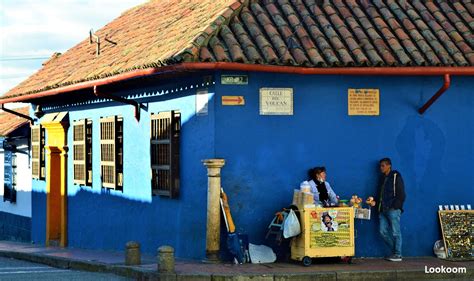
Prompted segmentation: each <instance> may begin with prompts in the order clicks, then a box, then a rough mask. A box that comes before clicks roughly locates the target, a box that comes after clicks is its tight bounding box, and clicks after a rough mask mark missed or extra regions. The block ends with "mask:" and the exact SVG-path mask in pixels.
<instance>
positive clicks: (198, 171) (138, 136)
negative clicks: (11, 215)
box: [33, 76, 214, 259]
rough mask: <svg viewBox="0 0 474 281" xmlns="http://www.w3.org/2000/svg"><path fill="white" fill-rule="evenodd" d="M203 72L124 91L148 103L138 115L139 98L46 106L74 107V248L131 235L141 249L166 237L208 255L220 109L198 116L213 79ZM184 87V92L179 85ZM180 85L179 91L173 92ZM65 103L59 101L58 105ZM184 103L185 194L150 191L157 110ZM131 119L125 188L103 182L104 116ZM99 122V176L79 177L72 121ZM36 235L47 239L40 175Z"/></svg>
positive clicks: (119, 244) (112, 245) (179, 250)
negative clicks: (209, 161)
mask: <svg viewBox="0 0 474 281" xmlns="http://www.w3.org/2000/svg"><path fill="white" fill-rule="evenodd" d="M202 81H203V77H202V76H198V77H190V78H186V79H180V80H179V81H173V82H169V83H168V84H160V85H156V87H152V88H142V89H137V90H134V91H129V92H119V93H116V94H117V95H123V96H128V95H133V96H135V95H140V96H141V99H140V102H142V103H143V105H144V108H143V109H142V111H141V119H140V121H139V122H137V121H136V119H135V117H134V110H133V107H132V106H129V105H122V104H118V103H113V102H105V103H104V102H101V103H97V104H84V105H73V106H71V105H70V104H69V105H68V106H67V107H66V106H60V105H59V104H60V103H58V105H49V107H52V109H48V106H45V108H46V109H47V110H46V113H50V112H59V111H68V112H69V121H70V123H71V126H70V128H69V130H68V140H67V141H68V145H69V148H70V153H69V157H68V174H67V189H68V210H67V212H68V229H67V230H68V246H69V247H72V248H90V249H115V250H123V249H124V247H125V244H126V243H127V242H128V241H131V240H134V241H138V242H140V243H141V246H142V251H144V252H148V253H156V250H157V248H158V247H159V246H161V245H165V244H167V245H172V246H173V247H175V251H176V255H177V256H181V257H188V258H196V259H199V258H202V257H204V254H205V233H206V208H205V207H204V208H203V207H202V206H205V205H206V198H207V173H206V169H205V167H204V166H203V165H202V163H201V160H202V159H206V158H209V157H212V156H213V154H214V148H213V147H214V145H213V143H214V135H213V131H214V114H213V112H214V109H213V104H210V105H209V114H208V115H207V116H195V107H196V106H195V104H196V102H195V93H196V91H197V89H199V90H201V89H206V88H207V89H208V92H209V96H210V97H211V98H212V95H213V92H214V91H213V84H212V82H211V83H209V84H203V83H202ZM176 90H177V92H176ZM171 91H173V92H171ZM58 106H59V107H58ZM169 110H180V112H181V120H182V134H181V141H182V143H183V144H185V145H183V146H182V147H181V160H180V161H181V175H182V176H181V188H180V196H179V198H178V199H169V198H165V197H159V196H152V195H151V168H150V114H151V113H158V112H160V111H169ZM113 115H120V116H122V117H123V119H124V148H123V151H124V171H125V172H124V187H123V192H122V191H115V190H109V189H104V188H101V180H100V143H99V134H100V126H99V120H100V117H107V116H113ZM84 118H87V119H92V122H93V132H92V134H93V136H92V137H93V140H94V141H93V146H92V151H93V171H92V173H93V184H92V187H87V186H79V185H76V184H74V182H73V169H72V168H73V165H72V160H73V159H72V141H73V139H72V137H73V136H72V122H73V121H74V120H80V119H84ZM33 190H34V194H33V201H34V202H33V206H34V207H33V240H34V241H35V242H36V243H40V244H44V241H45V223H46V217H45V216H46V211H45V208H46V196H45V193H44V192H45V181H37V180H34V181H33Z"/></svg>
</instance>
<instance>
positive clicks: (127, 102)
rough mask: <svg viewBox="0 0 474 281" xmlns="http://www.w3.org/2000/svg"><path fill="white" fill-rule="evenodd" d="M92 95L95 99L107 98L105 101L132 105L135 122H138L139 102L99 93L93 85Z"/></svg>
mask: <svg viewBox="0 0 474 281" xmlns="http://www.w3.org/2000/svg"><path fill="white" fill-rule="evenodd" d="M94 95H96V96H97V97H100V98H107V99H111V100H113V101H116V102H121V103H126V104H130V105H133V106H134V108H135V119H137V121H140V103H139V102H137V101H134V100H129V99H124V98H121V97H116V96H114V95H111V94H106V93H102V92H99V91H98V90H97V85H94Z"/></svg>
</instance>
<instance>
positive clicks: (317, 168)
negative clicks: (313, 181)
mask: <svg viewBox="0 0 474 281" xmlns="http://www.w3.org/2000/svg"><path fill="white" fill-rule="evenodd" d="M322 172H326V167H323V166H321V167H316V168H314V174H315V175H319V174H321V173H322Z"/></svg>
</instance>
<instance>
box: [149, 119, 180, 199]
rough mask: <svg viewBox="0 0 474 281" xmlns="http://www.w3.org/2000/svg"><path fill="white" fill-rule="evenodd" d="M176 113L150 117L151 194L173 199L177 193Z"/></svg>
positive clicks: (177, 139)
mask: <svg viewBox="0 0 474 281" xmlns="http://www.w3.org/2000/svg"><path fill="white" fill-rule="evenodd" d="M180 119H181V115H180V113H179V112H176V111H168V112H160V113H158V114H153V115H152V116H151V132H150V150H151V151H150V152H151V174H152V180H151V186H152V194H153V195H160V196H168V197H172V198H175V197H177V195H178V193H179V133H180V127H181V124H180V123H181V121H180Z"/></svg>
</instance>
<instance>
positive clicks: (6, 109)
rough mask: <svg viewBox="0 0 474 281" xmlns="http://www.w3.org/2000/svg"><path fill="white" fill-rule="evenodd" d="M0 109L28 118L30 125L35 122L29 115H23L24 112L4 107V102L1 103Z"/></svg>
mask: <svg viewBox="0 0 474 281" xmlns="http://www.w3.org/2000/svg"><path fill="white" fill-rule="evenodd" d="M2 110H3V111H5V112H8V113H11V114H13V115H16V116H19V117H21V118H25V119H27V120H29V121H30V124H31V125H33V124H34V123H35V120H34V119H33V118H31V117H30V116H28V115H25V114H21V113H20V112H16V111H13V110H10V109H8V108H5V104H3V103H2Z"/></svg>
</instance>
